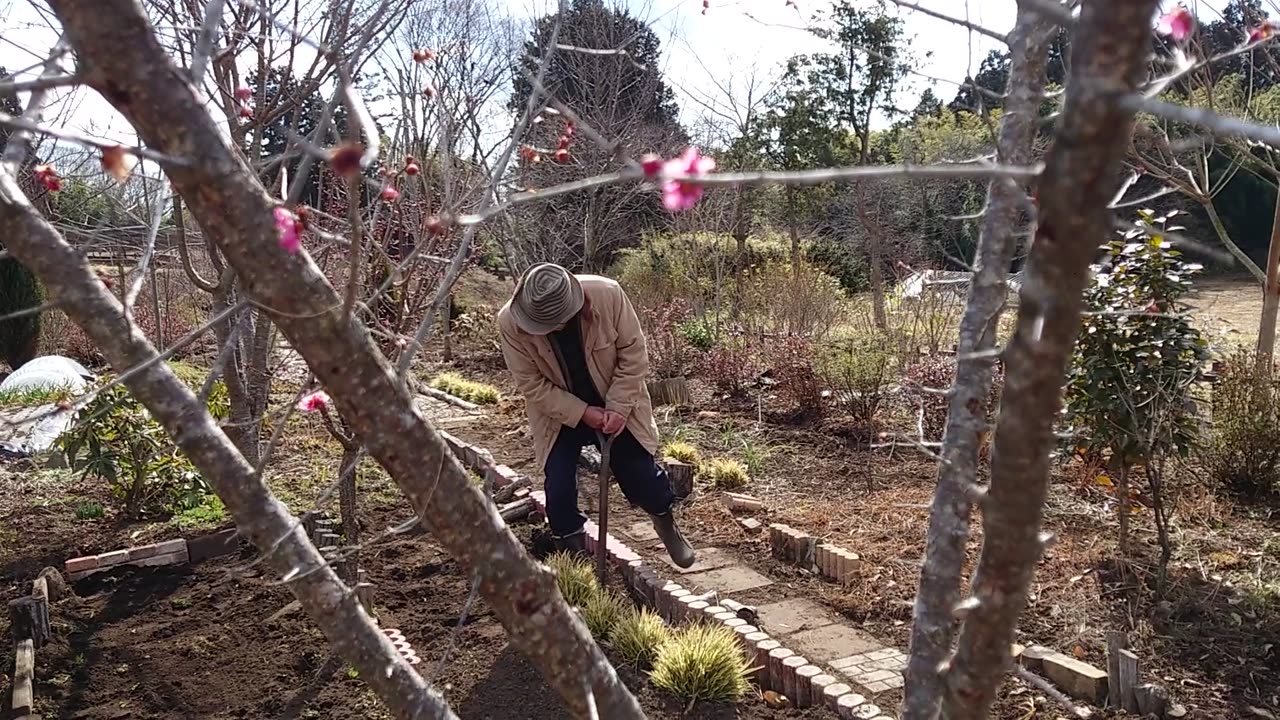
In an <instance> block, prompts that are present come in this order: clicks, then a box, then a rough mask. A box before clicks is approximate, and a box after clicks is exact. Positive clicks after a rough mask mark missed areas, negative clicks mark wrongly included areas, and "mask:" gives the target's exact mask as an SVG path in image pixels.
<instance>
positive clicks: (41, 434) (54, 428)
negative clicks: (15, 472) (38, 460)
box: [0, 355, 94, 457]
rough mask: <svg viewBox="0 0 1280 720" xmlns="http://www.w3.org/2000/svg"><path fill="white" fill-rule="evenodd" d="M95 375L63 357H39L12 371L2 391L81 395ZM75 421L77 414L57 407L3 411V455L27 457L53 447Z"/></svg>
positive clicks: (0, 418)
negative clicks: (41, 391) (58, 392)
mask: <svg viewBox="0 0 1280 720" xmlns="http://www.w3.org/2000/svg"><path fill="white" fill-rule="evenodd" d="M93 379H94V375H93V373H91V372H89V370H88V369H87V368H85V366H83V365H81V364H80V363H78V362H76V361H75V360H72V359H71V358H66V357H62V356H60V355H46V356H44V357H39V358H36V359H34V360H32V361H31V362H28V363H26V364H25V365H23V366H22V367H20V368H18V369H17V370H15V371H13V374H11V375H10V376H9V377H7V378H5V380H4V382H0V392H25V391H34V390H41V389H46V390H56V389H58V388H66V389H68V390H69V391H70V392H71V393H72V394H73V395H79V394H81V393H83V392H84V391H85V390H87V389H88V388H89V383H90V382H91V381H93ZM73 422H75V413H74V412H72V411H70V410H61V409H59V408H58V406H57V405H53V404H49V405H39V406H36V407H26V408H17V409H14V410H3V411H0V455H10V456H15V457H27V456H30V455H35V454H37V453H42V452H44V451H45V450H48V449H49V448H51V447H53V444H54V443H55V442H57V440H58V437H59V436H60V435H62V433H64V432H66V431H67V429H68V428H70V427H71V424H72V423H73Z"/></svg>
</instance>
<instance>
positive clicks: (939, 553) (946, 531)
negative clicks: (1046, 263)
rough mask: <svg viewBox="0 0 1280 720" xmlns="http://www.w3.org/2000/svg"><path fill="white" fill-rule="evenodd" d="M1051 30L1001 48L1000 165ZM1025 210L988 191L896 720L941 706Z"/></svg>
mask: <svg viewBox="0 0 1280 720" xmlns="http://www.w3.org/2000/svg"><path fill="white" fill-rule="evenodd" d="M1055 30H1056V26H1055V25H1053V23H1052V22H1051V21H1050V20H1048V19H1046V18H1044V17H1043V16H1042V15H1040V14H1039V13H1037V12H1035V10H1034V9H1033V8H1030V7H1027V6H1020V7H1019V10H1018V18H1017V23H1016V25H1015V26H1014V28H1013V32H1012V33H1011V34H1010V39H1009V46H1010V50H1011V55H1012V60H1011V65H1010V68H1009V93H1008V97H1007V99H1006V101H1005V110H1006V112H1005V113H1004V114H1003V115H1002V116H1001V120H1000V137H999V141H998V143H997V146H996V155H997V159H998V161H999V162H1000V163H1003V164H1009V165H1026V164H1028V163H1030V161H1031V159H1032V156H1033V153H1034V143H1035V138H1036V133H1037V130H1038V123H1037V113H1036V110H1037V107H1038V105H1039V102H1040V95H1041V93H1042V92H1043V91H1044V85H1045V67H1046V63H1047V58H1048V52H1049V42H1050V39H1051V38H1052V36H1053V32H1054V31H1055ZM1026 202H1027V195H1026V188H1025V187H1024V186H1023V185H1020V184H1018V183H1014V182H1008V181H1002V180H992V181H991V182H990V183H989V184H988V186H987V212H986V215H985V216H984V217H983V220H982V229H981V236H980V238H979V240H978V247H977V251H976V253H975V257H974V273H973V281H972V282H971V283H970V284H969V298H968V302H967V303H966V304H965V309H964V315H963V317H962V318H961V320H960V337H959V347H958V349H957V359H956V377H955V382H954V389H953V391H952V392H953V394H952V396H951V403H950V407H949V409H948V412H947V425H946V429H945V430H944V431H943V447H942V458H943V461H942V462H941V463H939V465H938V483H937V487H936V489H935V490H934V495H933V504H932V507H931V508H930V511H929V530H928V538H927V541H926V547H925V559H924V564H923V566H922V567H921V570H920V586H919V590H918V592H917V593H916V599H915V613H914V615H915V620H914V624H913V625H912V630H911V652H910V656H911V657H910V660H909V662H908V664H907V673H906V688H905V690H906V697H905V701H904V704H903V715H902V717H903V720H932V718H933V717H935V715H936V714H937V712H938V706H939V703H940V702H941V700H942V694H943V690H944V680H945V677H944V676H943V675H941V674H940V673H939V672H938V670H937V669H938V667H940V666H941V665H942V664H943V663H944V662H945V661H946V660H947V658H948V657H949V656H950V654H951V646H952V643H953V641H954V639H955V622H956V620H955V614H954V608H955V607H956V604H957V603H958V602H959V601H960V590H961V587H962V586H963V577H962V573H963V569H964V564H965V557H966V550H965V549H966V546H967V544H968V541H969V517H970V503H971V500H970V498H971V497H972V493H971V492H970V490H971V488H973V487H975V483H976V482H977V477H978V458H979V455H980V454H981V452H982V450H983V447H984V446H985V442H984V440H985V439H986V437H987V435H988V432H989V428H988V419H987V412H986V405H987V399H988V397H989V396H990V393H991V378H992V374H993V372H994V367H995V362H996V361H995V358H994V357H991V356H990V354H989V353H990V351H992V350H993V349H994V348H995V345H996V331H997V329H998V327H999V324H1000V315H1001V312H1002V310H1003V309H1004V306H1005V303H1006V301H1007V298H1008V292H1009V290H1008V282H1007V279H1008V276H1009V266H1010V264H1011V263H1012V262H1013V256H1014V254H1015V253H1016V252H1017V248H1018V236H1019V235H1020V233H1019V232H1018V230H1019V228H1020V225H1021V220H1022V218H1023V217H1024V212H1023V207H1024V204H1025V203H1026Z"/></svg>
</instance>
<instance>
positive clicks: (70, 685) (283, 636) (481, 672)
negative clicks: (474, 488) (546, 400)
mask: <svg viewBox="0 0 1280 720" xmlns="http://www.w3.org/2000/svg"><path fill="white" fill-rule="evenodd" d="M407 514H408V511H407V508H406V507H405V506H400V505H397V504H387V505H385V506H382V507H379V508H376V509H374V510H372V511H371V512H369V513H366V517H367V520H368V522H369V523H371V525H372V526H374V527H382V526H386V525H388V524H391V523H395V522H398V521H400V520H402V519H404V517H406V516H407ZM529 527H530V526H528V525H521V526H517V528H515V529H516V531H517V532H518V534H520V535H523V536H526V539H527V534H528V532H529ZM362 565H363V567H365V568H367V570H368V574H369V579H370V581H371V582H372V583H374V585H375V591H374V600H373V602H374V607H375V611H376V613H377V614H378V616H379V619H380V621H381V624H382V625H383V626H384V627H394V628H399V629H400V630H401V632H402V633H404V635H405V637H406V639H408V640H409V642H410V643H412V645H413V647H414V649H415V650H416V651H417V653H418V655H419V656H420V657H421V658H422V664H421V665H419V666H418V669H419V672H421V673H423V675H424V676H427V677H431V676H432V675H433V674H434V673H436V672H437V668H436V665H437V663H438V662H439V660H440V658H441V657H442V656H443V655H444V654H445V650H446V648H447V647H448V646H449V644H450V641H451V638H452V637H453V634H454V629H455V627H456V626H457V625H458V620H459V613H460V611H461V610H462V608H463V606H464V605H465V603H466V599H467V595H468V590H469V587H468V582H467V580H466V577H465V575H464V574H463V573H462V571H461V570H460V568H459V566H458V565H457V563H456V562H455V561H454V560H453V559H452V558H451V557H449V556H448V555H447V554H445V553H444V552H443V551H442V550H440V549H439V548H438V547H436V546H435V545H434V544H433V543H432V542H431V541H430V538H429V537H427V536H425V535H424V534H421V533H415V534H410V535H405V536H400V537H397V538H393V539H392V540H390V541H389V542H386V543H383V544H381V545H378V546H376V547H375V548H374V549H372V550H369V551H367V552H366V553H364V555H363V556H362ZM615 582H616V583H617V584H620V583H621V580H620V579H615ZM73 588H74V590H75V596H73V597H71V598H69V599H66V600H64V601H62V602H60V603H58V604H57V605H56V606H55V608H54V612H53V616H54V636H55V637H54V640H53V641H52V642H51V643H50V644H48V645H46V646H45V647H44V648H43V649H42V650H41V652H40V655H39V660H38V663H37V668H36V682H37V686H36V697H37V698H38V703H39V705H38V709H39V711H40V712H41V713H43V714H44V715H45V716H47V717H66V718H83V719H85V720H108V719H111V718H125V717H128V718H156V719H162V718H166V719H167V718H174V719H177V718H184V719H185V718H191V717H201V718H241V717H283V716H287V715H286V714H285V711H286V710H287V709H290V708H291V707H292V708H295V709H297V713H298V714H297V715H294V716H296V717H303V718H344V719H345V718H351V717H368V718H377V717H385V711H383V710H382V709H381V706H380V704H379V703H378V701H377V699H376V698H375V697H374V696H373V694H372V693H371V692H369V691H368V690H367V689H366V688H365V687H364V685H363V683H361V682H360V680H359V678H358V677H357V676H355V675H354V674H350V673H348V672H347V671H346V669H345V668H344V669H340V670H339V671H338V672H337V673H335V674H334V676H333V677H332V678H331V679H330V680H329V681H328V682H326V683H323V684H320V685H319V686H318V687H317V688H314V690H313V692H311V694H310V695H309V696H308V695H299V693H300V692H302V691H304V690H305V689H306V688H307V687H308V686H309V684H310V683H311V680H312V679H313V677H314V676H315V673H316V671H317V670H318V669H319V668H320V667H321V666H322V665H324V664H325V662H326V660H327V659H328V657H329V650H328V646H327V644H326V643H325V641H324V639H323V637H322V636H321V635H320V633H319V631H318V630H317V629H316V628H315V626H314V625H313V624H312V623H311V622H310V620H309V619H308V618H307V617H306V616H305V615H303V614H302V613H301V612H300V611H296V610H294V611H292V612H286V613H284V614H282V615H280V616H277V613H279V612H280V611H281V610H282V609H284V608H285V607H286V606H288V605H289V603H290V601H291V600H292V597H291V596H290V595H289V593H288V592H287V591H286V590H285V589H284V588H283V587H280V586H278V585H275V584H274V582H273V580H272V578H270V577H264V576H262V575H260V574H259V573H258V572H257V571H256V570H255V569H252V568H250V567H249V565H248V563H247V562H246V558H236V557H226V558H220V559H216V560H210V561H208V562H205V563H201V564H199V565H194V566H185V567H178V568H146V569H140V568H119V569H114V570H111V571H107V572H103V573H99V574H95V575H92V576H90V577H89V578H86V579H84V580H82V581H80V582H78V583H75V584H73ZM0 631H2V630H0ZM618 669H619V672H620V673H621V674H622V677H623V679H624V680H625V681H626V682H627V684H628V686H630V687H631V688H632V689H633V690H634V691H635V692H636V693H637V696H638V697H639V699H640V701H641V703H642V704H643V705H644V707H645V709H646V711H647V712H648V713H649V714H650V716H651V717H680V716H683V717H696V718H731V717H736V718H761V719H762V718H799V717H805V718H823V717H828V718H830V717H834V715H833V714H831V713H828V712H827V711H826V710H822V709H810V710H794V709H793V710H774V709H770V708H768V707H767V706H765V705H764V704H763V702H761V701H760V700H758V699H754V698H753V699H749V700H748V701H747V702H745V703H743V704H741V705H737V706H732V707H730V706H713V705H706V704H700V705H697V706H695V707H694V708H693V709H692V710H691V711H690V712H688V714H684V711H685V710H687V709H688V708H686V707H685V706H684V703H682V702H681V701H679V700H677V699H675V698H673V697H671V696H668V695H666V694H664V693H662V692H660V691H658V690H656V689H655V688H653V687H652V686H651V685H650V684H649V683H648V682H647V681H646V678H645V676H644V675H643V674H642V673H639V672H636V671H634V670H630V669H628V668H626V667H625V666H622V665H621V664H618ZM434 682H435V684H436V686H437V687H439V688H440V689H441V690H442V691H443V692H444V693H445V695H446V696H447V697H448V699H449V702H450V703H451V704H452V705H453V707H454V710H455V711H456V712H457V713H458V714H459V716H461V717H466V718H507V717H511V708H515V707H518V708H520V712H519V717H521V718H530V719H534V720H542V719H544V718H545V719H546V720H552V719H553V718H554V719H556V720H559V719H560V718H563V717H565V711H564V708H563V705H562V704H561V702H560V698H559V697H558V696H557V695H556V694H555V693H554V692H553V691H552V690H551V689H550V688H549V687H548V686H547V685H546V683H545V682H544V681H543V680H542V679H541V677H539V676H538V674H537V672H536V671H535V670H534V669H533V667H532V666H531V665H530V664H529V663H528V662H527V661H526V660H525V659H524V658H523V656H521V655H520V654H519V653H518V652H517V651H516V650H515V649H514V648H512V647H510V646H509V645H508V643H507V638H506V633H505V631H504V630H503V628H502V626H501V625H500V624H499V623H498V621H497V620H496V619H495V618H494V616H493V615H492V613H491V612H490V611H489V610H488V608H487V607H486V606H485V605H484V603H483V602H478V603H477V604H476V606H475V608H474V609H473V611H472V612H471V613H469V615H468V617H467V618H466V620H465V621H464V623H463V626H462V629H461V630H460V631H459V632H458V633H457V644H456V647H455V648H454V649H453V651H452V652H451V654H450V656H449V661H448V662H447V664H446V665H445V666H444V668H443V669H442V670H440V671H439V676H438V678H437V679H436V680H435V681H434ZM300 699H305V701H304V702H302V703H301V707H300V708H299V707H298V705H299V703H298V701H299V700H300Z"/></svg>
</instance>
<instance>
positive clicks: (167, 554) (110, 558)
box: [62, 527, 240, 582]
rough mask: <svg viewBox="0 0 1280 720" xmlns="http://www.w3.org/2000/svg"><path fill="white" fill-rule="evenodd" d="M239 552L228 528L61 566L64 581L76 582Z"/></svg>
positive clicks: (87, 557)
mask: <svg viewBox="0 0 1280 720" xmlns="http://www.w3.org/2000/svg"><path fill="white" fill-rule="evenodd" d="M239 551H240V542H239V540H238V537H237V531H236V529H235V528H234V527H231V528H226V529H223V530H218V531H217V532H213V533H208V534H205V535H198V536H195V537H193V538H190V539H187V538H177V539H175V540H165V541H163V542H158V543H151V544H149V545H138V546H135V547H128V548H123V549H120V550H111V551H109V552H105V553H99V554H97V555H82V556H80V557H74V558H71V559H69V560H67V561H66V562H64V563H63V564H62V567H63V571H64V572H65V573H66V574H67V580H68V581H70V582H76V581H78V580H83V579H84V578H87V577H89V576H90V575H93V574H95V573H100V572H103V571H104V570H111V569H114V568H118V567H125V566H131V567H158V566H163V565H188V564H194V563H198V562H202V561H204V560H208V559H209V558H215V557H221V556H223V555H231V554H233V553H236V552H239Z"/></svg>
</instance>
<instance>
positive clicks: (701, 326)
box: [677, 318, 716, 352]
mask: <svg viewBox="0 0 1280 720" xmlns="http://www.w3.org/2000/svg"><path fill="white" fill-rule="evenodd" d="M677 330H678V331H679V333H680V336H681V337H683V338H684V341H685V342H686V343H689V345H690V346H691V347H693V348H694V349H696V350H700V351H702V352H706V351H708V350H710V349H711V348H712V346H713V345H715V342H716V336H715V332H714V328H712V326H711V323H710V322H709V321H708V320H707V319H706V318H689V319H688V320H685V321H684V322H682V323H680V327H679V328H677Z"/></svg>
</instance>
